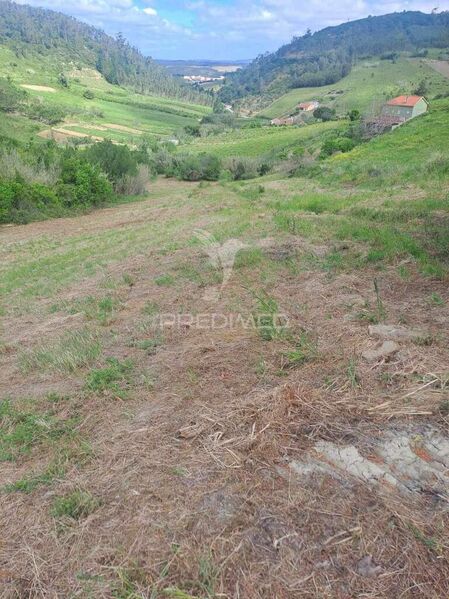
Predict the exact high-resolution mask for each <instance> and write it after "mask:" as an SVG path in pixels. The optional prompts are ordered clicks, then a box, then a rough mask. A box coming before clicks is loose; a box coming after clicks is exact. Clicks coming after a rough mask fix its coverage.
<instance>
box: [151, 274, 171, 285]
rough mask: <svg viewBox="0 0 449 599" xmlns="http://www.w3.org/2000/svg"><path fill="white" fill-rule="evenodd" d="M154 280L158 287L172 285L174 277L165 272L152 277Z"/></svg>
mask: <svg viewBox="0 0 449 599" xmlns="http://www.w3.org/2000/svg"><path fill="white" fill-rule="evenodd" d="M154 282H155V283H156V285H158V286H159V287H166V286H170V285H173V284H174V282H175V279H174V278H173V277H172V275H169V274H165V275H159V276H158V277H156V278H155V279H154Z"/></svg>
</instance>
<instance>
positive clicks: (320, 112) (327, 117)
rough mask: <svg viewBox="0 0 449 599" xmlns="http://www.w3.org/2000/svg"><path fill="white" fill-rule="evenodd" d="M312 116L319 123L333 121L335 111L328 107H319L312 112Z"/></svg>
mask: <svg viewBox="0 0 449 599" xmlns="http://www.w3.org/2000/svg"><path fill="white" fill-rule="evenodd" d="M313 116H314V117H315V118H316V119H319V120H321V121H323V122H324V121H333V120H334V119H335V109H334V108H329V107H328V106H319V107H318V108H316V109H315V110H314V111H313Z"/></svg>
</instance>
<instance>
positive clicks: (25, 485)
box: [2, 461, 65, 493]
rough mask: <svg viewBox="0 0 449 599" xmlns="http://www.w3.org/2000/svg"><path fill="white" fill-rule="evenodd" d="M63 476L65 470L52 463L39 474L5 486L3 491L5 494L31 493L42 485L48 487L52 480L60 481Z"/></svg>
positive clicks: (59, 465)
mask: <svg viewBox="0 0 449 599" xmlns="http://www.w3.org/2000/svg"><path fill="white" fill-rule="evenodd" d="M64 475H65V468H64V467H63V466H62V465H61V464H60V463H59V462H58V461H56V462H54V463H53V464H51V465H50V466H48V468H46V469H45V470H44V471H43V472H42V473H41V474H34V475H32V476H27V477H26V478H23V479H21V480H17V481H16V482H14V483H11V484H9V485H5V486H4V487H3V489H2V490H3V491H4V492H5V493H14V492H20V493H32V492H33V491H34V489H36V488H37V487H40V486H42V485H50V484H51V483H52V482H53V481H54V480H57V479H60V478H62V477H63V476H64Z"/></svg>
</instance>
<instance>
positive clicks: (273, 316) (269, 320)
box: [253, 291, 285, 341]
mask: <svg viewBox="0 0 449 599" xmlns="http://www.w3.org/2000/svg"><path fill="white" fill-rule="evenodd" d="M253 295H254V297H255V299H256V301H257V308H258V311H257V313H255V314H254V315H253V316H254V320H255V322H256V326H257V331H258V333H259V335H260V336H261V338H262V339H263V340H264V341H272V340H273V339H276V338H279V337H280V336H282V334H283V333H284V332H285V325H284V323H283V322H281V318H280V314H279V308H278V304H277V302H276V300H275V299H274V298H273V297H270V296H269V295H268V294H267V293H266V292H265V291H263V292H261V293H258V294H257V293H253Z"/></svg>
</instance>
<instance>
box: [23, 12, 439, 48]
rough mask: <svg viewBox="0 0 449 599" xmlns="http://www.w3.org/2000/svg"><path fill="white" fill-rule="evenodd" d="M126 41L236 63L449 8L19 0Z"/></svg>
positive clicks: (140, 45) (144, 46)
mask: <svg viewBox="0 0 449 599" xmlns="http://www.w3.org/2000/svg"><path fill="white" fill-rule="evenodd" d="M20 1H21V2H23V3H26V4H32V5H34V6H43V7H45V8H51V9H53V10H59V11H61V12H64V13H66V14H69V15H72V16H74V17H77V18H78V19H81V20H82V21H85V22H87V23H90V24H91V25H95V26H96V27H100V28H101V29H104V30H105V31H106V32H107V33H109V34H112V35H115V34H116V33H118V32H119V31H121V32H122V33H123V34H124V35H125V37H126V38H127V39H128V40H129V41H130V42H131V43H132V44H133V45H135V46H137V47H138V48H139V49H140V50H142V52H143V53H144V54H146V55H149V56H153V57H154V58H170V59H200V58H208V59H216V60H226V59H229V60H231V59H232V60H235V59H246V58H253V57H255V56H257V55H258V54H260V53H262V52H266V51H271V50H275V49H277V48H278V47H279V46H281V45H282V44H284V43H286V42H288V41H290V39H291V38H292V37H293V36H294V35H301V34H303V33H304V32H305V31H306V30H307V28H309V27H310V28H311V29H312V31H316V30H318V29H322V28H323V27H326V26H328V25H337V24H339V23H342V22H344V21H347V20H354V19H359V18H362V17H366V16H368V15H370V14H371V15H380V14H385V13H390V12H396V11H402V10H422V11H425V12H430V11H431V10H432V9H433V8H435V7H438V8H439V10H448V9H449V0H442V1H440V2H435V0H433V1H428V0H407V1H402V2H401V1H395V0H377V1H373V0H339V2H334V3H332V2H329V0H307V1H305V0H299V1H298V0H212V1H211V2H206V1H205V0H20Z"/></svg>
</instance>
